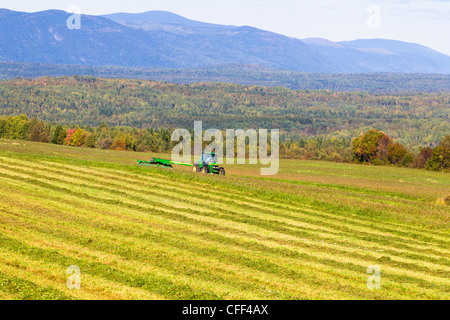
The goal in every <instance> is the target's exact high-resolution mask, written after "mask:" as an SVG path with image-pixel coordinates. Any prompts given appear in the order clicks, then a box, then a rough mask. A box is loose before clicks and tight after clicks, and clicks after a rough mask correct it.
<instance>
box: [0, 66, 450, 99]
mask: <svg viewBox="0 0 450 320" xmlns="http://www.w3.org/2000/svg"><path fill="white" fill-rule="evenodd" d="M73 75H89V76H94V77H98V78H124V79H142V80H155V81H166V82H174V83H180V84H183V83H198V82H228V83H235V84H244V85H259V86H265V87H285V88H288V89H292V90H333V91H346V92H348V91H351V92H368V93H392V94H393V93H396V94H399V93H414V92H427V93H432V92H449V91H450V75H444V74H423V73H422V74H419V73H360V74H339V73H337V74H325V73H306V72H298V71H291V70H282V69H276V68H270V67H263V66H258V65H242V64H230V65H219V66H213V67H207V68H197V69H162V68H127V67H117V66H106V67H105V66H79V65H61V64H43V63H20V62H0V79H4V80H8V79H14V78H17V77H22V78H38V77H42V76H52V77H63V76H73Z"/></svg>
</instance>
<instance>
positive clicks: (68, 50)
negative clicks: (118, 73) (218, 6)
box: [0, 9, 450, 74]
mask: <svg viewBox="0 0 450 320" xmlns="http://www.w3.org/2000/svg"><path fill="white" fill-rule="evenodd" d="M70 15H71V14H69V13H66V12H64V11H58V10H49V11H43V12H36V13H23V12H14V11H10V10H6V9H0V39H2V43H1V46H0V61H12V62H37V63H52V64H72V65H87V66H94V65H98V66H105V65H109V66H124V67H158V68H199V67H208V66H217V65H224V64H254V65H261V66H267V67H274V68H280V69H288V70H295V71H304V72H321V73H362V72H411V73H412V72H415V73H446V74H450V57H449V56H446V55H444V54H441V53H438V52H436V51H433V50H431V49H429V48H426V47H423V46H420V45H417V44H410V43H405V42H400V41H393V40H382V39H373V40H355V41H347V42H331V41H328V40H325V39H304V40H299V39H295V38H290V37H286V36H283V35H280V34H276V33H273V32H269V31H264V30H260V29H257V28H252V27H247V26H243V27H237V26H223V25H217V24H210V23H203V22H198V21H193V20H189V19H186V18H184V17H181V16H179V15H176V14H173V13H170V12H165V11H150V12H146V13H138V14H129V13H116V14H111V15H105V16H89V15H83V16H82V18H81V29H79V30H77V29H73V30H69V29H68V28H67V25H66V21H67V19H68V17H69V16H70Z"/></svg>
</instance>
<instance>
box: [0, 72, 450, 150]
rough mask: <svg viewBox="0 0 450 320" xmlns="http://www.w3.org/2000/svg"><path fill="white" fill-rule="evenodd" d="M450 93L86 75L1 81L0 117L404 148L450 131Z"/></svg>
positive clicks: (433, 140)
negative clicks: (377, 138)
mask: <svg viewBox="0 0 450 320" xmlns="http://www.w3.org/2000/svg"><path fill="white" fill-rule="evenodd" d="M449 107H450V93H448V92H447V93H416V94H368V93H357V92H354V93H349V92H334V91H325V90H323V91H311V90H304V91H293V90H289V89H285V88H280V87H273V88H267V87H258V86H243V85H235V84H226V83H197V84H183V85H180V84H173V83H164V82H155V81H143V80H123V79H98V78H94V77H89V76H73V77H64V78H51V77H45V78H40V79H36V80H30V79H15V80H9V81H0V115H16V116H17V115H20V114H26V115H27V116H28V117H29V118H33V117H36V118H38V119H41V120H44V121H47V122H51V123H59V124H62V125H69V124H71V125H78V126H84V125H89V126H91V127H98V126H100V124H101V123H105V124H107V125H108V126H110V127H121V126H126V127H134V128H139V129H149V128H163V127H164V128H191V127H192V126H193V122H194V120H202V121H203V126H204V127H207V128H216V129H220V130H224V129H227V128H232V129H238V128H242V129H245V128H264V129H272V128H278V129H280V131H281V132H282V134H283V135H285V136H286V137H287V138H292V139H293V140H294V141H296V140H298V139H299V138H301V137H308V138H314V139H315V138H316V137H322V138H323V139H325V140H331V139H332V138H333V137H335V138H336V139H337V140H341V139H345V140H347V141H350V140H351V138H352V137H355V136H357V135H359V134H360V133H361V132H366V131H368V130H370V129H371V128H378V129H379V130H382V131H383V132H385V133H386V134H388V135H389V136H390V137H391V138H392V139H394V140H396V141H398V142H400V143H402V144H403V145H405V146H406V147H407V148H409V149H412V150H413V151H415V152H418V151H419V149H420V147H423V146H431V147H434V146H435V145H437V144H438V143H439V142H440V141H441V140H442V139H443V137H444V135H445V133H448V132H450V121H449V120H450V119H449V118H450V116H449Z"/></svg>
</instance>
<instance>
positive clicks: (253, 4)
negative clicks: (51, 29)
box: [0, 0, 450, 55]
mask: <svg viewBox="0 0 450 320" xmlns="http://www.w3.org/2000/svg"><path fill="white" fill-rule="evenodd" d="M73 7H76V8H79V10H80V12H81V13H82V14H92V15H100V14H108V13H116V12H130V13H137V12H145V11H150V10H165V11H170V12H173V13H176V14H179V15H182V16H184V17H186V18H189V19H192V20H198V21H203V22H210V23H217V24H225V25H236V26H242V25H248V26H253V27H256V28H260V29H264V30H269V31H273V32H277V33H280V34H284V35H287V36H290V37H295V38H299V39H304V38H326V39H328V40H332V41H345V40H355V39H372V38H383V39H394V40H401V41H406V42H414V43H418V44H421V45H425V46H427V47H430V48H432V49H434V50H437V51H439V52H442V53H445V54H447V55H450V0H279V1H274V0H189V1H185V0H68V1H66V0H57V1H55V0H38V1H36V0H0V8H6V9H10V10H15V11H25V12H36V11H42V10H48V9H60V10H65V11H71V10H69V8H72V10H73Z"/></svg>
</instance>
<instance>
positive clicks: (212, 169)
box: [137, 152, 225, 176]
mask: <svg viewBox="0 0 450 320" xmlns="http://www.w3.org/2000/svg"><path fill="white" fill-rule="evenodd" d="M137 163H138V164H139V165H146V166H157V167H163V168H173V165H179V166H187V167H192V171H193V172H202V173H210V174H218V175H221V176H224V175H225V168H223V167H220V166H219V165H218V164H217V156H216V154H215V153H214V152H207V153H205V152H203V153H202V159H201V160H200V161H198V162H197V163H194V164H191V163H183V162H176V161H172V160H165V159H158V158H152V159H151V160H150V161H145V160H138V161H137Z"/></svg>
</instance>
